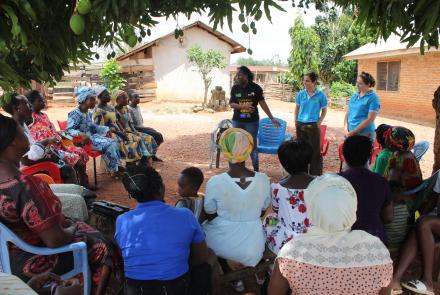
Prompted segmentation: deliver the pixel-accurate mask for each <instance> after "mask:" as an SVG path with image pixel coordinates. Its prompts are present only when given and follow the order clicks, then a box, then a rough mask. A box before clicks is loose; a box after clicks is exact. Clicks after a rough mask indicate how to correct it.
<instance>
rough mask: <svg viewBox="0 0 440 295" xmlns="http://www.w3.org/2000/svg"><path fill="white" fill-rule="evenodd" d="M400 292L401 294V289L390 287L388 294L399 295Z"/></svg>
mask: <svg viewBox="0 0 440 295" xmlns="http://www.w3.org/2000/svg"><path fill="white" fill-rule="evenodd" d="M400 294H403V290H402V289H392V290H391V292H390V295H400Z"/></svg>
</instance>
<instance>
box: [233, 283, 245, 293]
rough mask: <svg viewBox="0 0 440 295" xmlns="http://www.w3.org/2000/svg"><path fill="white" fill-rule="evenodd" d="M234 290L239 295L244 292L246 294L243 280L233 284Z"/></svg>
mask: <svg viewBox="0 0 440 295" xmlns="http://www.w3.org/2000/svg"><path fill="white" fill-rule="evenodd" d="M232 288H234V290H235V292H238V293H242V292H244V290H246V288H245V286H244V283H243V281H242V280H238V281H235V282H232Z"/></svg>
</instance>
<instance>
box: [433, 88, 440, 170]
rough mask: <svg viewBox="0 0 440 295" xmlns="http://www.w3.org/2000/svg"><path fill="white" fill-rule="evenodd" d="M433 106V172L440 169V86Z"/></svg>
mask: <svg viewBox="0 0 440 295" xmlns="http://www.w3.org/2000/svg"><path fill="white" fill-rule="evenodd" d="M432 107H433V108H434V110H435V136H434V165H433V167H432V173H435V172H436V171H437V170H439V169H440V86H439V87H438V88H437V90H436V91H435V92H434V99H433V100H432Z"/></svg>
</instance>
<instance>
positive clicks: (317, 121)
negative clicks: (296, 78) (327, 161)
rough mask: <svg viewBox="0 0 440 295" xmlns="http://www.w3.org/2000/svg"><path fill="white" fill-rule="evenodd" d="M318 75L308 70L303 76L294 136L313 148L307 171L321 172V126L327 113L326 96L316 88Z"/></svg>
mask: <svg viewBox="0 0 440 295" xmlns="http://www.w3.org/2000/svg"><path fill="white" fill-rule="evenodd" d="M317 83H318V75H317V74H316V73H315V72H310V73H308V74H306V75H304V77H303V84H304V89H303V90H301V91H300V92H299V93H298V95H297V96H296V108H295V125H296V136H297V137H298V138H301V139H303V140H305V141H307V142H308V143H309V144H310V145H311V146H312V148H313V157H312V162H311V163H310V169H309V173H310V174H311V175H321V174H322V156H321V128H320V125H321V123H322V121H324V118H325V115H326V114H327V97H326V96H325V94H324V92H322V91H321V90H319V89H317V88H316V84H317Z"/></svg>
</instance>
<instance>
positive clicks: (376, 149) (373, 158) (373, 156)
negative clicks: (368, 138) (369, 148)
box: [369, 140, 382, 165]
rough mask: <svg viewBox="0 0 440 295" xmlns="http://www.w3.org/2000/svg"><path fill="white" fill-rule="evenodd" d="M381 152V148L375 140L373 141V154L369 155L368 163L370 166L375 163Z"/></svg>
mask: <svg viewBox="0 0 440 295" xmlns="http://www.w3.org/2000/svg"><path fill="white" fill-rule="evenodd" d="M381 151H382V146H381V145H380V144H379V143H378V142H377V140H374V143H373V152H372V153H371V157H370V162H369V164H370V165H372V164H374V162H375V161H376V158H377V155H378V154H379V153H380V152H381Z"/></svg>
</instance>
